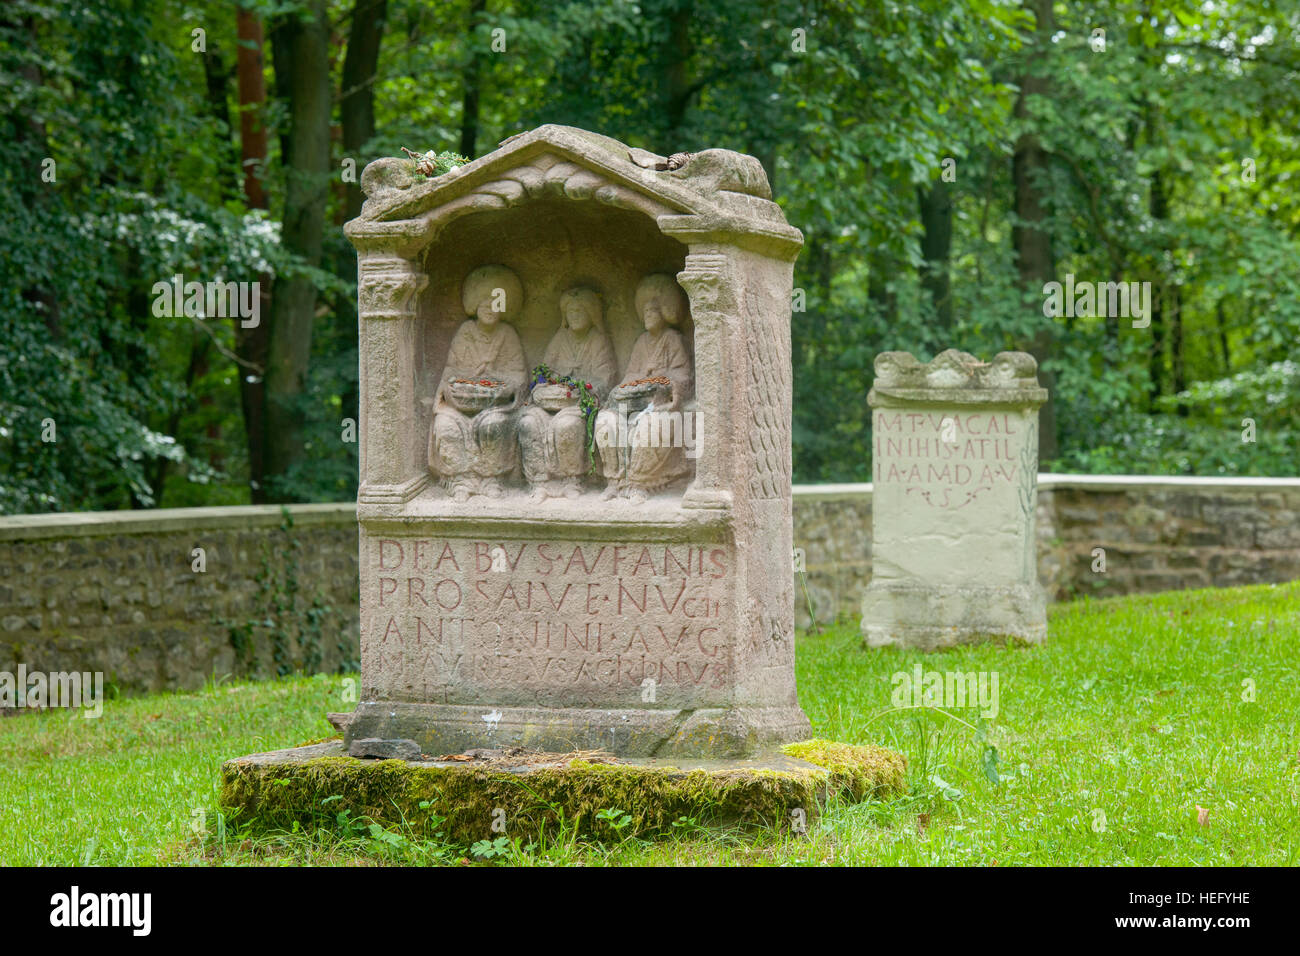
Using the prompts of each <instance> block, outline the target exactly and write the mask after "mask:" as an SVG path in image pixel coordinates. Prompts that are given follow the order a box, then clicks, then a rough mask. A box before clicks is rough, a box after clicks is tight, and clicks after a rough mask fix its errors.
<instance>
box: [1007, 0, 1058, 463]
mask: <svg viewBox="0 0 1300 956" xmlns="http://www.w3.org/2000/svg"><path fill="white" fill-rule="evenodd" d="M1029 5H1030V6H1031V8H1032V9H1033V11H1034V19H1035V25H1034V35H1033V37H1032V38H1031V39H1030V40H1029V45H1030V47H1031V53H1030V54H1029V59H1028V63H1027V67H1026V72H1025V75H1024V76H1023V77H1021V79H1020V96H1019V98H1018V99H1017V100H1016V107H1015V112H1016V116H1017V117H1018V118H1021V119H1023V118H1025V117H1027V116H1028V114H1029V109H1028V98H1029V97H1030V96H1035V95H1037V96H1047V95H1049V94H1050V87H1049V84H1048V82H1047V77H1046V76H1045V75H1044V73H1043V70H1044V69H1045V67H1044V65H1043V61H1044V59H1045V57H1046V55H1047V51H1048V49H1049V48H1050V46H1051V36H1052V33H1053V31H1054V30H1055V29H1056V26H1055V21H1054V18H1053V15H1052V0H1031V3H1030V4H1029ZM1047 173H1048V156H1047V152H1046V151H1045V150H1044V149H1043V148H1042V146H1041V144H1040V143H1039V141H1038V137H1037V136H1035V135H1034V134H1033V133H1032V132H1026V133H1024V134H1022V135H1021V137H1020V138H1019V139H1018V140H1017V141H1016V147H1015V154H1014V156H1013V157H1012V163H1011V176H1012V184H1013V188H1014V190H1015V215H1016V223H1015V225H1014V226H1013V227H1012V230H1011V242H1012V246H1013V248H1014V249H1015V256H1016V268H1017V270H1018V272H1019V275H1020V286H1021V289H1022V290H1023V294H1024V300H1025V304H1026V306H1027V307H1035V306H1038V307H1040V308H1039V312H1038V314H1039V315H1041V303H1042V296H1043V286H1044V285H1046V284H1047V283H1048V282H1052V281H1054V280H1055V278H1056V261H1055V257H1054V255H1053V252H1052V236H1051V233H1050V232H1049V231H1048V226H1047V210H1046V206H1045V202H1044V198H1045V196H1044V191H1045V189H1046V186H1045V184H1044V182H1043V180H1044V179H1045V178H1046V176H1047ZM1055 339H1056V334H1055V328H1054V326H1053V324H1052V320H1051V319H1047V320H1046V321H1045V323H1044V324H1043V325H1041V326H1040V327H1039V331H1038V332H1037V333H1035V335H1034V337H1033V340H1032V341H1031V342H1030V345H1029V351H1030V352H1031V353H1032V354H1033V356H1034V358H1035V359H1037V360H1038V379H1039V381H1040V382H1041V383H1042V385H1043V387H1044V388H1046V389H1047V393H1048V397H1047V401H1046V402H1045V403H1044V404H1043V406H1042V408H1040V409H1039V411H1038V458H1039V461H1040V462H1046V461H1051V460H1052V459H1054V458H1055V457H1056V456H1057V444H1056V394H1055V392H1056V389H1055V384H1056V383H1055V381H1054V376H1053V375H1052V374H1051V373H1050V372H1048V371H1047V370H1045V369H1044V368H1043V365H1044V363H1045V362H1046V361H1047V360H1048V359H1049V358H1050V357H1051V355H1052V352H1053V346H1054V343H1055Z"/></svg>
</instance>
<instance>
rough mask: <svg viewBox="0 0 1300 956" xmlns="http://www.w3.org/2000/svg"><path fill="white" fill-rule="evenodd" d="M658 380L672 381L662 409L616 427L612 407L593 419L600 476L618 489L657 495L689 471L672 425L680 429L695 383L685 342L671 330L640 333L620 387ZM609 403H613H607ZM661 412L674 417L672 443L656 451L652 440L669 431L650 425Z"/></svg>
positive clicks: (616, 413)
mask: <svg viewBox="0 0 1300 956" xmlns="http://www.w3.org/2000/svg"><path fill="white" fill-rule="evenodd" d="M659 377H663V378H667V379H668V380H669V381H671V382H672V399H671V401H670V403H669V404H668V405H666V406H658V407H657V406H655V405H653V404H652V405H650V406H648V407H646V408H644V409H642V410H641V411H639V412H635V413H629V414H628V417H627V423H626V425H625V426H623V427H622V428H620V423H619V416H620V414H621V411H620V409H619V408H618V406H617V405H616V404H611V407H608V408H605V409H602V410H601V412H600V414H599V415H597V417H596V445H597V447H598V448H599V450H600V457H601V464H602V466H603V468H604V471H605V476H606V477H607V478H609V479H610V480H611V481H614V480H616V481H618V482H619V483H620V484H621V485H626V486H629V487H637V488H642V489H644V490H646V491H654V490H657V489H658V488H661V487H663V486H664V485H666V484H668V483H669V482H670V481H672V480H673V479H674V478H677V477H679V476H681V475H683V474H686V473H687V471H689V469H690V465H689V463H688V461H687V459H686V454H685V451H684V449H683V447H682V443H681V440H680V431H679V430H678V426H680V425H681V424H682V422H681V421H680V416H681V415H682V414H686V413H688V410H687V409H686V408H685V406H686V404H687V403H688V402H690V399H691V398H692V397H693V394H694V386H695V378H694V374H693V373H692V370H691V358H690V354H689V353H688V352H687V351H686V340H685V339H684V338H683V337H682V333H680V332H678V331H677V330H676V329H671V328H667V329H664V330H662V331H661V332H660V333H659V334H658V335H654V334H653V333H650V332H643V333H642V334H641V335H640V337H639V338H637V340H636V344H635V345H633V346H632V355H631V357H630V358H629V359H628V363H627V369H626V371H624V373H623V378H622V382H623V383H627V382H635V381H637V380H638V379H643V378H659ZM610 401H611V403H613V399H611V400H610ZM692 404H693V403H692ZM667 412H673V413H676V414H677V416H678V421H677V423H676V425H674V426H673V429H672V434H673V436H674V437H675V438H676V439H677V440H676V441H675V442H674V443H673V444H672V445H669V444H666V443H664V444H660V445H659V446H658V447H656V446H655V444H652V442H653V441H654V440H655V438H658V439H659V440H661V441H663V440H665V439H667V438H668V436H669V427H668V425H667V423H666V419H663V418H660V419H659V420H658V421H656V419H655V416H656V415H659V416H662V415H663V414H664V413H667ZM656 432H657V435H656ZM620 435H623V436H624V437H625V438H626V439H627V441H626V443H623V442H622V441H621V440H620V437H619V436H620Z"/></svg>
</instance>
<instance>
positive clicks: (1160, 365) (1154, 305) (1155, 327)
mask: <svg viewBox="0 0 1300 956" xmlns="http://www.w3.org/2000/svg"><path fill="white" fill-rule="evenodd" d="M1148 204H1149V209H1150V211H1151V218H1152V220H1154V221H1155V223H1156V224H1157V225H1156V229H1157V230H1159V229H1161V228H1162V226H1163V221H1164V220H1165V219H1167V218H1168V217H1169V199H1168V197H1167V196H1166V195H1165V182H1164V176H1163V175H1162V174H1161V172H1160V170H1156V171H1155V172H1154V173H1152V174H1151V195H1150V197H1149V199H1148ZM1156 266H1157V269H1159V262H1157V264H1156ZM1164 300H1165V280H1164V276H1163V274H1161V273H1159V272H1157V277H1156V281H1155V288H1154V289H1153V290H1152V294H1151V346H1150V350H1149V351H1148V353H1147V376H1148V378H1149V380H1150V388H1149V391H1150V397H1151V410H1152V411H1155V408H1156V403H1157V401H1158V400H1159V398H1160V396H1161V395H1163V394H1164V393H1165V374H1164V369H1165V309H1164V305H1165V302H1164Z"/></svg>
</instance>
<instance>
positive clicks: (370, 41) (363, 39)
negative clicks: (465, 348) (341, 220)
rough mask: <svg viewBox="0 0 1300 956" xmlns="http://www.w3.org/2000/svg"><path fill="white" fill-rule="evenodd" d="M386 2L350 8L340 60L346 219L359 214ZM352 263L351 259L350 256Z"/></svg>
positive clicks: (362, 1) (361, 1)
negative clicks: (348, 165)
mask: <svg viewBox="0 0 1300 956" xmlns="http://www.w3.org/2000/svg"><path fill="white" fill-rule="evenodd" d="M387 15H388V2H387V0H357V2H356V4H355V5H354V6H353V8H352V31H351V33H350V34H349V35H348V52H347V55H346V56H345V57H344V58H343V81H342V84H343V95H342V98H341V101H340V107H339V116H340V119H341V121H342V124H343V153H344V155H345V156H350V157H352V158H354V159H356V161H357V177H356V178H357V181H356V182H350V183H348V184H347V187H348V188H347V196H348V199H347V218H348V219H355V218H356V217H357V216H359V215H361V203H362V196H361V182H360V180H361V175H360V173H361V168H362V166H364V165H365V164H364V163H363V162H362V159H363V157H362V156H361V150H362V149H363V148H364V147H365V145H366V143H367V142H369V141H370V139H371V138H372V137H373V136H374V135H375V72H376V71H377V70H378V68H379V45H380V42H381V41H382V40H383V37H384V20H385V18H386V17H387ZM353 260H354V264H355V256H354V257H353Z"/></svg>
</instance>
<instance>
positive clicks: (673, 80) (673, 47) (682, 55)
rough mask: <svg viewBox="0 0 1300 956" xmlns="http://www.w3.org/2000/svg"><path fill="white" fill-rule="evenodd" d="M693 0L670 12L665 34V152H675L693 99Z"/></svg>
mask: <svg viewBox="0 0 1300 956" xmlns="http://www.w3.org/2000/svg"><path fill="white" fill-rule="evenodd" d="M691 12H692V11H691V3H690V0H686V2H684V3H682V4H681V6H680V7H679V8H678V9H677V10H674V11H673V12H672V13H671V14H669V21H668V30H667V32H666V33H665V34H664V72H663V78H662V84H663V100H664V110H665V114H664V119H665V124H666V125H665V129H664V141H663V145H662V152H664V153H665V154H667V153H674V152H677V150H678V149H680V148H681V147H679V146H678V145H677V136H678V131H679V130H680V129H681V126H682V121H683V120H684V119H685V117H686V106H687V104H688V103H689V102H690V98H691V86H690V82H689V79H688V73H687V70H688V65H689V63H690V59H691V52H692V50H691Z"/></svg>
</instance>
